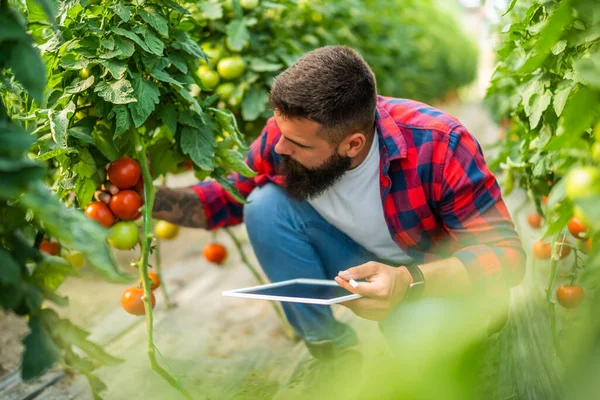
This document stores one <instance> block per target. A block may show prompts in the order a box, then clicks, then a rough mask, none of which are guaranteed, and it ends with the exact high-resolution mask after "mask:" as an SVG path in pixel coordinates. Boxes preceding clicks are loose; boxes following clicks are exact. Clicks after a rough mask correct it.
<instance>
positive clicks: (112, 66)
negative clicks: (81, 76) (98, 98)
mask: <svg viewBox="0 0 600 400" xmlns="http://www.w3.org/2000/svg"><path fill="white" fill-rule="evenodd" d="M100 65H102V66H103V67H104V68H106V71H108V72H110V74H111V75H112V77H113V78H115V79H121V78H123V77H124V76H125V72H127V64H125V63H124V62H122V61H117V60H101V61H100ZM104 76H106V72H105V73H104V75H102V77H104Z"/></svg>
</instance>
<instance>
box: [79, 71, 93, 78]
mask: <svg viewBox="0 0 600 400" xmlns="http://www.w3.org/2000/svg"><path fill="white" fill-rule="evenodd" d="M79 77H80V78H81V79H87V78H89V77H90V70H89V69H87V68H83V69H81V70H79Z"/></svg>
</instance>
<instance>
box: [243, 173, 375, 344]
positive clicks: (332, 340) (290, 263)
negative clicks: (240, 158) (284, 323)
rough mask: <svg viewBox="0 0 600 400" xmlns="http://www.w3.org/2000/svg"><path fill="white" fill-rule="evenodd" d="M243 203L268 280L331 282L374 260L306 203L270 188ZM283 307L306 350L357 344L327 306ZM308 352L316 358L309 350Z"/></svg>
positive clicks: (257, 190)
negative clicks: (351, 268)
mask: <svg viewBox="0 0 600 400" xmlns="http://www.w3.org/2000/svg"><path fill="white" fill-rule="evenodd" d="M248 200H249V201H250V203H249V204H246V205H245V206H244V221H245V223H246V229H247V231H248V236H249V238H250V243H251V244H252V247H253V249H254V252H255V254H256V256H257V258H258V261H259V262H260V265H261V266H262V269H263V271H264V272H265V273H266V275H267V276H268V277H269V279H270V280H271V282H279V281H283V280H287V279H294V278H313V279H333V278H334V277H335V276H336V275H337V274H338V272H339V271H342V270H344V269H347V268H349V267H353V266H356V265H360V264H363V263H365V262H368V261H377V258H376V257H375V256H374V255H373V254H372V253H370V252H369V251H367V250H365V249H364V248H363V247H362V246H360V245H358V244H357V243H356V242H355V241H353V240H352V239H350V237H348V236H347V235H346V234H344V233H343V232H341V231H340V230H338V229H337V228H335V227H334V226H333V225H331V224H329V223H328V222H327V221H325V220H324V219H323V217H321V216H320V215H319V213H317V212H316V211H315V209H314V208H313V207H312V206H311V205H310V204H309V203H308V202H298V201H296V200H294V199H292V198H291V197H289V196H288V195H287V194H286V193H285V191H284V190H283V189H282V188H281V187H279V186H277V185H275V184H272V183H270V184H267V185H265V186H263V187H260V188H256V189H254V190H253V191H252V193H251V194H250V196H249V197H248ZM357 229H358V228H357ZM282 305H283V310H284V311H285V314H286V316H287V318H288V320H289V322H290V324H291V325H292V326H293V327H294V329H295V330H296V332H297V333H298V334H299V335H300V337H302V338H303V339H304V341H305V342H306V343H307V345H308V347H309V350H311V348H313V349H314V348H317V347H323V346H322V345H323V344H327V345H328V347H329V348H330V349H329V350H328V351H329V352H332V353H333V354H335V353H336V352H337V351H339V350H341V349H343V348H346V347H349V346H352V345H354V344H356V343H357V338H356V334H355V332H354V331H353V330H352V328H350V327H349V326H348V325H346V324H343V323H341V322H339V321H337V320H336V319H335V318H334V317H333V314H332V312H331V308H330V307H329V306H322V305H314V304H300V303H287V302H284V303H282ZM311 344H313V345H315V346H311ZM311 353H313V355H316V354H315V352H313V351H312V350H311Z"/></svg>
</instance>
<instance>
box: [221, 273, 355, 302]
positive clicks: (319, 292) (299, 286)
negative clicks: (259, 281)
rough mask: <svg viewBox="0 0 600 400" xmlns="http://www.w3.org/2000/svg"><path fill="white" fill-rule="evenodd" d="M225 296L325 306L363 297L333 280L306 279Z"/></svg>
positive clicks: (236, 290) (242, 290) (239, 291)
mask: <svg viewBox="0 0 600 400" xmlns="http://www.w3.org/2000/svg"><path fill="white" fill-rule="evenodd" d="M223 296H232V297H245V298H249V299H262V300H276V301H289V302H293V303H309V304H323V305H329V304H336V303H341V302H344V301H348V300H354V299H358V298H359V297H361V296H360V294H354V293H351V292H349V291H347V290H346V289H344V288H343V287H341V286H339V285H338V284H337V283H336V282H335V281H333V280H326V279H304V278H300V279H290V280H288V281H281V282H276V283H270V284H268V285H260V286H252V287H248V288H243V289H235V290H226V291H224V292H223Z"/></svg>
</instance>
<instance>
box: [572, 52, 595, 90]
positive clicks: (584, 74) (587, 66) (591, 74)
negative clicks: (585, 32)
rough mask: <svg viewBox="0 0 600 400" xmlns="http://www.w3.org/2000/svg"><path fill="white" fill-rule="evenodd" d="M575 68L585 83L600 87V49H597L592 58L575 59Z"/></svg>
mask: <svg viewBox="0 0 600 400" xmlns="http://www.w3.org/2000/svg"><path fill="white" fill-rule="evenodd" d="M573 70H574V71H575V72H576V73H577V74H578V75H579V76H580V77H581V79H582V80H583V82H584V83H585V84H587V85H589V86H591V87H593V88H595V89H600V51H596V52H595V53H594V54H592V56H591V57H590V58H582V59H580V60H577V61H575V62H574V63H573Z"/></svg>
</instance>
